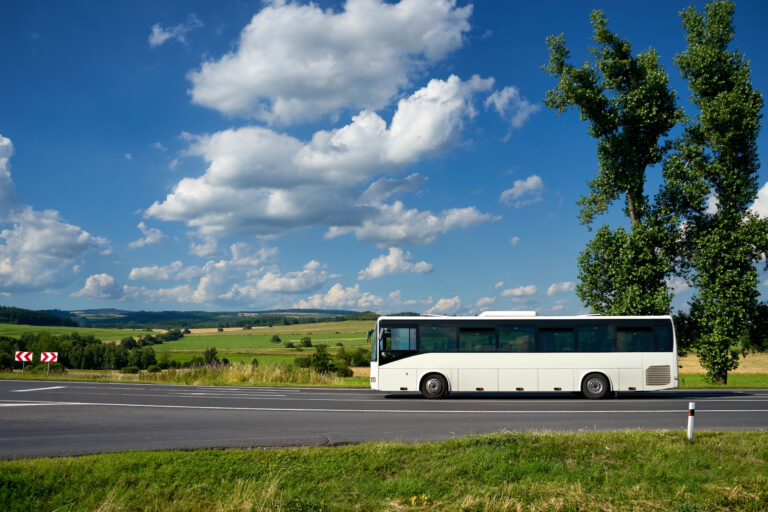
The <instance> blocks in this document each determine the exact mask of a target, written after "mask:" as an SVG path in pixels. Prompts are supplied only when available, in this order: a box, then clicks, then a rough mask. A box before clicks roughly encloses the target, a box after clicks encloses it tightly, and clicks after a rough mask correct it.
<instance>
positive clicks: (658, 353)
mask: <svg viewBox="0 0 768 512" xmlns="http://www.w3.org/2000/svg"><path fill="white" fill-rule="evenodd" d="M368 337H369V342H370V343H371V346H372V349H373V350H372V352H371V388H372V389H374V390H378V391H421V393H422V395H423V396H424V397H425V398H441V397H443V396H445V395H446V394H447V393H450V392H452V391H456V392H465V391H470V392H481V393H494V392H516V391H562V392H567V391H570V392H580V393H582V394H583V395H584V396H585V397H587V398H593V399H596V398H603V397H604V396H606V395H607V394H608V393H610V392H618V391H650V390H659V389H668V388H676V387H678V385H679V380H678V371H677V368H678V367H677V341H676V339H675V331H674V326H673V324H672V317H670V316H595V315H585V316H562V317H555V316H551V317H537V316H536V313H535V312H529V311H486V312H484V313H481V314H479V315H478V316H469V317H461V316H459V317H437V316H382V317H379V319H378V320H377V321H376V327H375V329H374V330H372V331H369V332H368Z"/></svg>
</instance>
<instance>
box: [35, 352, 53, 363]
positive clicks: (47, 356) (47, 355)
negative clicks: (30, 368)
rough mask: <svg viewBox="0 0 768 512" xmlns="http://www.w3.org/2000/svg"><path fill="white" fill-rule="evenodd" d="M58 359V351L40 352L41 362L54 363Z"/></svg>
mask: <svg viewBox="0 0 768 512" xmlns="http://www.w3.org/2000/svg"><path fill="white" fill-rule="evenodd" d="M58 360H59V353H58V352H43V353H42V354H40V362H41V363H55V362H56V361H58ZM30 361H31V359H30Z"/></svg>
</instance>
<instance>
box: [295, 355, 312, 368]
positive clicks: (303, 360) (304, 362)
mask: <svg viewBox="0 0 768 512" xmlns="http://www.w3.org/2000/svg"><path fill="white" fill-rule="evenodd" d="M293 364H294V365H296V366H297V367H299V368H309V356H299V357H297V358H296V359H294V360H293Z"/></svg>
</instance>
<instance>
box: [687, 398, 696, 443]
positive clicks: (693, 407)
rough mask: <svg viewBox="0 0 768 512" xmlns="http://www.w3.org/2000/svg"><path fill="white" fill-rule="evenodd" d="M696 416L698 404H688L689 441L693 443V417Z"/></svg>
mask: <svg viewBox="0 0 768 512" xmlns="http://www.w3.org/2000/svg"><path fill="white" fill-rule="evenodd" d="M694 414H696V402H688V440H689V441H693V416H694Z"/></svg>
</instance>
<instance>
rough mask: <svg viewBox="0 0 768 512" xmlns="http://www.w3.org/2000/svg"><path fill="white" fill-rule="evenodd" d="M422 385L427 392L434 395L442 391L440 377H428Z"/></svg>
mask: <svg viewBox="0 0 768 512" xmlns="http://www.w3.org/2000/svg"><path fill="white" fill-rule="evenodd" d="M424 387H425V388H426V389H427V393H429V394H430V395H436V394H438V393H440V391H442V389H443V384H442V383H441V382H440V379H429V380H428V381H427V383H426V385H425V386H424Z"/></svg>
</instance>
